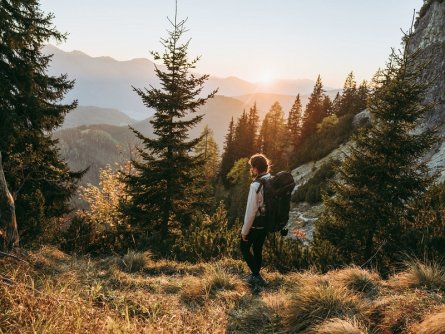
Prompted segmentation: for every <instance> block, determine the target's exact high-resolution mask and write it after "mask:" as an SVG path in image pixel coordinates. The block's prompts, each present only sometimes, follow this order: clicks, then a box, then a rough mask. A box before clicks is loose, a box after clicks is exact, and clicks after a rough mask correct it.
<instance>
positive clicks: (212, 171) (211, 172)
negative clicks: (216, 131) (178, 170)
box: [195, 125, 219, 181]
mask: <svg viewBox="0 0 445 334" xmlns="http://www.w3.org/2000/svg"><path fill="white" fill-rule="evenodd" d="M200 138H201V140H200V141H199V142H198V143H197V144H196V147H195V154H196V155H198V156H200V157H201V158H202V160H203V161H204V167H203V172H204V177H205V179H206V180H207V181H212V180H214V178H215V177H216V175H217V172H218V168H219V151H218V144H217V143H216V141H215V138H214V136H213V130H212V129H210V128H209V126H208V125H206V126H205V127H204V130H202V132H201V135H200Z"/></svg>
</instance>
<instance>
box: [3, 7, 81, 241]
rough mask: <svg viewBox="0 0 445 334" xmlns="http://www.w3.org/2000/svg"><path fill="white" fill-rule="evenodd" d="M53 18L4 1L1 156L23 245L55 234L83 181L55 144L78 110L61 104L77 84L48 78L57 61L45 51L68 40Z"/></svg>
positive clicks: (64, 79) (30, 8)
mask: <svg viewBox="0 0 445 334" xmlns="http://www.w3.org/2000/svg"><path fill="white" fill-rule="evenodd" d="M53 18H54V17H53V15H52V14H45V13H43V12H42V11H41V10H40V8H39V2H38V1H36V0H26V1H21V0H14V1H12V0H1V1H0V41H1V43H0V120H1V121H0V152H2V154H3V163H4V165H3V167H4V171H5V176H6V181H7V183H8V185H9V190H10V191H11V193H12V196H13V197H14V199H15V204H16V214H17V222H18V225H19V231H20V234H21V238H22V241H23V242H24V243H26V242H28V241H32V240H35V239H36V238H38V237H40V236H42V235H43V232H45V235H49V234H50V231H49V230H48V229H49V228H56V225H55V224H56V220H55V218H57V217H59V216H60V215H62V214H64V213H67V212H68V211H69V205H68V201H69V199H70V197H71V196H72V194H73V193H74V191H75V189H76V183H77V181H78V180H79V178H80V177H81V175H82V173H72V172H71V171H70V170H69V168H68V166H67V164H66V163H65V162H64V161H63V160H61V158H60V157H59V152H58V149H57V148H56V144H57V141H56V140H53V139H52V138H51V133H52V131H53V130H54V129H55V128H57V127H58V126H60V125H61V124H62V123H63V120H64V117H65V115H66V113H67V112H69V111H70V110H72V109H74V108H75V107H76V102H73V103H70V104H62V103H60V101H61V100H62V99H63V97H64V95H65V94H66V92H68V91H69V90H70V89H71V88H72V87H73V85H74V82H73V81H69V80H68V79H67V76H66V75H60V76H49V75H48V74H47V73H46V71H47V69H48V67H49V64H50V61H51V57H52V56H47V55H44V54H43V53H42V47H43V46H44V45H45V43H48V42H49V40H50V39H53V40H56V41H62V40H64V39H65V35H63V34H61V33H60V32H59V31H57V29H56V28H55V27H54V26H53V23H52V21H53ZM0 234H1V233H0Z"/></svg>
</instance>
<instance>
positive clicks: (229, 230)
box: [174, 202, 239, 261]
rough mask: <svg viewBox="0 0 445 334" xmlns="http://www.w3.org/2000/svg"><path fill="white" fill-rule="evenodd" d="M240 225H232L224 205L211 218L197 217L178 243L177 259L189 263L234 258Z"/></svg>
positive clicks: (176, 245)
mask: <svg viewBox="0 0 445 334" xmlns="http://www.w3.org/2000/svg"><path fill="white" fill-rule="evenodd" d="M236 225H239V224H230V223H229V220H228V218H227V211H226V209H225V206H224V203H222V202H221V203H220V204H219V206H218V208H217V209H216V212H215V213H214V214H213V215H211V216H209V215H207V214H200V215H197V216H196V217H195V219H194V220H193V223H192V224H191V225H190V228H189V229H188V230H187V231H185V233H184V234H182V235H181V236H180V238H179V239H178V240H177V241H176V244H175V246H174V254H175V257H176V258H177V259H180V260H187V261H200V260H206V261H208V260H212V259H215V258H220V257H233V256H234V254H236V252H237V249H238V241H239V227H237V226H236Z"/></svg>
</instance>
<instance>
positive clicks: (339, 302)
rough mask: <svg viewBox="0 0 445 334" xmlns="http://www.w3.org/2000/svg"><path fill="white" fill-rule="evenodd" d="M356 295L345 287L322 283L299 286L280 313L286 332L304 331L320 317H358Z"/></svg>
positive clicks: (359, 303)
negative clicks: (282, 314) (287, 305)
mask: <svg viewBox="0 0 445 334" xmlns="http://www.w3.org/2000/svg"><path fill="white" fill-rule="evenodd" d="M362 309H363V305H362V304H361V302H360V300H359V298H357V296H356V295H354V294H353V293H351V292H350V291H348V290H347V289H345V288H342V287H337V286H332V285H330V284H329V283H326V282H325V283H322V284H319V285H315V286H306V287H304V288H302V289H300V290H299V291H298V292H297V294H295V295H294V296H293V297H292V298H291V301H290V305H289V307H288V308H287V309H286V311H285V314H284V316H283V323H284V326H285V329H286V331H287V332H288V333H304V332H305V331H306V330H308V329H309V328H311V327H314V326H316V325H318V324H319V323H320V322H321V321H323V320H324V319H329V318H345V317H350V318H352V317H358V318H360V317H362Z"/></svg>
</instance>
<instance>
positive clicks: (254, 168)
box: [249, 153, 271, 176]
mask: <svg viewBox="0 0 445 334" xmlns="http://www.w3.org/2000/svg"><path fill="white" fill-rule="evenodd" d="M249 165H250V167H251V169H250V171H251V174H252V175H253V176H258V175H261V174H264V173H268V172H269V171H270V166H271V164H270V160H269V159H267V158H266V156H265V155H264V154H260V153H257V154H254V155H252V156H251V157H250V159H249Z"/></svg>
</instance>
